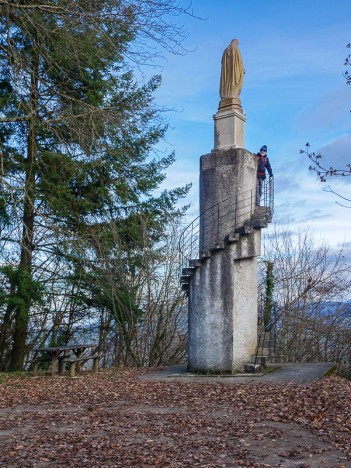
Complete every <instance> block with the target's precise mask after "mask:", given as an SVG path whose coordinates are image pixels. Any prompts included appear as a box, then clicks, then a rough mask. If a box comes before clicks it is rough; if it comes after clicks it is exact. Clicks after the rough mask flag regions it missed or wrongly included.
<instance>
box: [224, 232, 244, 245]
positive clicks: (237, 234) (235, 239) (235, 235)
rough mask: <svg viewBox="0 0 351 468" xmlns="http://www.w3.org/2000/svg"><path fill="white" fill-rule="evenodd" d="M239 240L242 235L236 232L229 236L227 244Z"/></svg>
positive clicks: (226, 239) (226, 240)
mask: <svg viewBox="0 0 351 468" xmlns="http://www.w3.org/2000/svg"><path fill="white" fill-rule="evenodd" d="M239 239H240V234H239V233H238V232H236V233H234V234H228V236H227V237H226V238H225V242H227V244H230V243H231V242H238V240H239Z"/></svg>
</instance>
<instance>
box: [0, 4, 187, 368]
mask: <svg viewBox="0 0 351 468" xmlns="http://www.w3.org/2000/svg"><path fill="white" fill-rule="evenodd" d="M142 3H143V2H136V3H135V4H134V3H133V2H128V1H122V0H121V1H118V0H100V1H98V2H96V1H85V0H84V1H83V0H76V1H74V2H71V1H67V0H57V1H56V2H51V1H50V2H49V1H47V2H38V3H36V2H31V1H26V0H24V1H13V2H0V18H1V26H0V77H1V80H0V142H1V156H0V157H1V164H0V171H1V172H0V178H1V193H0V213H1V239H2V248H3V249H2V257H3V260H2V262H3V263H7V264H9V263H11V264H12V265H13V266H12V269H11V271H10V270H9V268H8V265H6V266H5V267H3V268H2V273H3V275H4V278H5V279H4V281H5V282H4V284H5V289H6V288H7V290H5V291H4V292H3V294H2V295H1V297H0V301H1V302H2V304H3V308H4V309H3V314H4V315H3V321H4V323H5V322H6V323H7V324H10V327H7V330H8V329H11V330H12V349H11V353H10V368H11V369H20V368H21V367H22V365H23V360H24V356H25V343H26V335H27V330H28V324H29V320H30V310H31V307H32V306H33V304H34V303H35V301H40V300H41V299H42V297H43V294H44V289H43V286H44V285H43V282H42V277H43V276H42V275H43V272H42V270H43V268H44V267H43V265H44V266H45V262H46V263H47V262H50V258H52V257H53V256H59V257H60V256H61V257H65V259H66V261H67V262H70V261H71V260H72V258H73V257H74V254H73V253H72V249H71V247H72V245H73V244H72V239H76V238H77V237H79V236H81V237H82V236H83V237H84V236H90V235H91V230H93V229H94V228H96V226H97V225H105V226H107V224H108V222H109V221H111V219H113V220H114V221H118V222H122V220H123V219H126V218H128V217H129V216H130V214H131V213H133V216H135V212H138V211H139V209H140V208H141V210H142V212H143V213H144V214H145V213H147V215H148V216H149V217H150V219H153V220H154V221H153V226H154V232H155V233H156V232H158V233H159V234H157V235H160V233H161V232H162V226H163V223H164V222H165V221H166V220H167V219H168V217H169V216H173V215H175V214H176V213H177V212H176V210H175V208H174V205H175V203H176V201H177V200H178V198H179V197H181V196H183V195H184V194H185V193H186V191H187V187H185V188H179V189H175V190H173V191H169V192H167V191H165V192H163V193H162V194H161V195H160V196H158V197H154V196H153V192H154V190H155V189H157V188H158V187H159V185H160V183H161V182H162V181H163V179H164V177H165V176H164V170H165V169H166V168H167V167H168V166H169V165H170V164H171V163H172V162H173V160H174V155H173V154H172V155H170V156H168V157H165V158H161V159H158V158H154V159H152V158H150V156H149V155H150V152H151V150H152V148H153V146H154V145H155V144H156V143H157V142H158V141H159V139H160V138H162V137H163V135H164V132H165V130H166V127H165V125H164V124H163V123H162V119H161V118H160V113H159V111H158V110H157V108H156V107H155V106H154V104H153V92H154V91H155V89H156V88H157V87H158V86H159V84H160V77H159V76H155V77H154V78H152V79H151V80H150V81H149V82H148V83H147V84H145V85H144V86H141V87H139V86H138V85H137V84H136V82H135V79H134V78H133V74H132V72H131V71H130V70H128V71H125V70H126V68H125V63H124V58H125V54H126V53H127V52H128V51H129V50H130V49H129V46H130V44H132V43H133V40H134V39H135V38H136V35H137V34H138V24H140V17H139V16H138V15H139V14H140V10H139V9H138V5H139V6H140V4H142ZM145 3H148V2H145ZM164 3H165V2H164ZM166 3H167V2H166ZM171 3H172V2H171ZM122 207H123V209H122ZM132 207H134V210H133V208H132ZM106 223H107V224H106ZM132 224H133V223H132ZM137 235H138V233H137V231H136V232H135V231H134V233H132V231H130V236H132V237H133V236H134V238H135V237H137ZM39 265H40V268H41V270H39ZM0 338H1V337H0Z"/></svg>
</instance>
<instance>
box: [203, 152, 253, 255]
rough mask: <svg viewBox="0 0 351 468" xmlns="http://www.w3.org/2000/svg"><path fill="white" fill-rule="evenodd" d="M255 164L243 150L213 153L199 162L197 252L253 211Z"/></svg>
mask: <svg viewBox="0 0 351 468" xmlns="http://www.w3.org/2000/svg"><path fill="white" fill-rule="evenodd" d="M256 176H257V161H256V156H255V155H254V154H252V153H250V152H249V151H247V150H245V149H229V150H218V151H212V153H210V154H206V155H204V156H202V157H201V159H200V213H203V215H202V216H201V220H200V251H205V250H207V249H209V248H211V246H213V245H216V243H217V242H218V241H221V240H223V239H224V238H225V236H226V235H228V234H232V233H233V229H232V227H233V226H234V225H235V226H236V227H241V226H243V225H244V224H245V222H246V221H248V220H249V219H250V218H251V215H252V214H253V212H254V210H255V194H256Z"/></svg>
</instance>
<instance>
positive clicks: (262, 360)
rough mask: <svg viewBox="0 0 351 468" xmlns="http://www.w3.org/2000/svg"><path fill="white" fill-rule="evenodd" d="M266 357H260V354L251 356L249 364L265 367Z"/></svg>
mask: <svg viewBox="0 0 351 468" xmlns="http://www.w3.org/2000/svg"><path fill="white" fill-rule="evenodd" d="M267 361H268V359H267V356H262V355H261V354H260V355H259V356H256V355H253V356H251V364H255V362H256V364H260V365H261V366H263V367H265V366H266V365H267Z"/></svg>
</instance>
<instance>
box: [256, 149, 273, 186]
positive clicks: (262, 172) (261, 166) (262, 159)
mask: <svg viewBox="0 0 351 468" xmlns="http://www.w3.org/2000/svg"><path fill="white" fill-rule="evenodd" d="M256 156H257V177H258V178H259V179H261V180H265V178H266V170H267V171H268V174H269V175H270V177H273V171H272V168H271V164H270V162H269V159H268V158H267V156H262V154H261V153H257V154H256Z"/></svg>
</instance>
